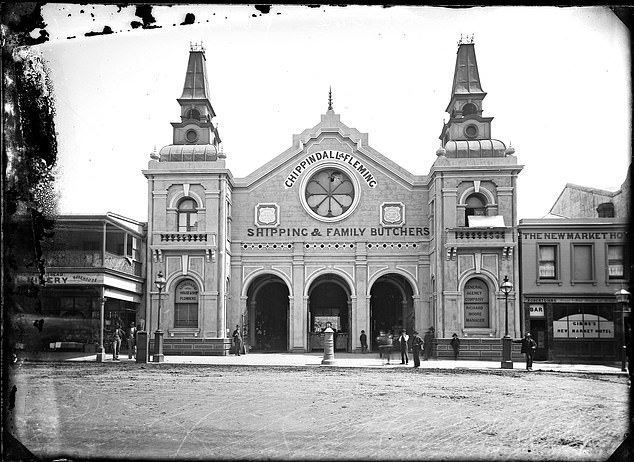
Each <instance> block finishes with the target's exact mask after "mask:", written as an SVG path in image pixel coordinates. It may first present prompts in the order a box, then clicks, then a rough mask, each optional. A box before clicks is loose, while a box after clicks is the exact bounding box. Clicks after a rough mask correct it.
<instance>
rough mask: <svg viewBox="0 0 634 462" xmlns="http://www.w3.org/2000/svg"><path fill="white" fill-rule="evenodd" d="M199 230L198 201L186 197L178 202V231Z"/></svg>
mask: <svg viewBox="0 0 634 462" xmlns="http://www.w3.org/2000/svg"><path fill="white" fill-rule="evenodd" d="M197 230H198V211H197V209H196V201H194V200H193V199H190V198H185V199H183V200H182V201H180V203H179V204H178V231H179V232H187V231H197Z"/></svg>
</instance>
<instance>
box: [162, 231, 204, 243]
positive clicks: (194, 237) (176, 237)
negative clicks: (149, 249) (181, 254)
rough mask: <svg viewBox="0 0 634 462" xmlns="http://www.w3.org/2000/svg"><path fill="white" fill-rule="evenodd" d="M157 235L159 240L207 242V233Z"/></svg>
mask: <svg viewBox="0 0 634 462" xmlns="http://www.w3.org/2000/svg"><path fill="white" fill-rule="evenodd" d="M159 235H160V236H161V242H179V243H182V242H205V243H206V242H209V238H208V234H207V233H159ZM212 241H213V239H212ZM210 243H213V242H210Z"/></svg>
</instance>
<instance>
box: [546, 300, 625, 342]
mask: <svg viewBox="0 0 634 462" xmlns="http://www.w3.org/2000/svg"><path fill="white" fill-rule="evenodd" d="M553 337H554V338H556V339H582V338H614V319H613V315H612V312H611V310H610V309H609V307H607V306H591V305H588V306H586V305H581V304H578V305H574V304H570V305H566V304H560V305H556V307H555V308H554V309H553Z"/></svg>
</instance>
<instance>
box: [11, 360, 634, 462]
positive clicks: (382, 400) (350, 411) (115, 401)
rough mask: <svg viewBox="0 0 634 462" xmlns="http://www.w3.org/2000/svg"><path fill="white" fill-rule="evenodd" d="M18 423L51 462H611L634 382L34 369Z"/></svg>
mask: <svg viewBox="0 0 634 462" xmlns="http://www.w3.org/2000/svg"><path fill="white" fill-rule="evenodd" d="M12 373H13V376H12V380H13V382H12V383H15V385H16V386H17V392H16V394H15V407H14V409H12V410H11V411H10V413H9V418H10V420H9V421H8V422H6V423H7V426H6V428H7V429H8V430H9V431H10V432H11V433H12V434H13V435H14V436H15V437H16V438H17V439H18V440H19V441H21V442H22V443H23V444H24V445H25V446H26V447H27V448H28V449H29V450H30V451H31V452H33V453H34V454H35V455H36V456H38V457H42V458H45V459H49V460H50V459H53V458H60V457H66V458H69V459H73V460H83V459H86V458H103V459H122V458H133V459H150V460H154V459H188V460H192V459H208V460H210V459H213V460H217V459H284V460H288V459H310V460H315V459H330V460H332V459H355V460H373V459H374V460H478V459H479V460H540V461H541V460H575V461H577V460H592V461H596V460H607V459H608V458H609V457H610V455H611V454H612V453H613V452H614V451H615V450H616V449H617V447H618V446H619V445H620V444H621V442H622V441H623V439H624V435H625V433H626V432H627V431H628V396H629V395H628V393H629V392H628V386H629V385H628V379H627V377H625V376H616V375H597V374H593V375H590V374H588V375H586V374H571V373H565V374H563V373H547V372H534V373H526V372H524V371H515V370H513V371H511V370H506V371H503V370H500V371H496V372H485V371H473V370H471V371H469V370H429V369H426V370H415V369H413V368H408V369H404V368H403V369H390V370H376V369H358V368H357V369H352V368H332V367H292V368H290V367H266V368H264V367H250V366H235V367H232V366H200V365H168V364H161V365H157V364H145V365H144V364H136V363H126V364H123V363H122V364H113V363H102V364H98V363H24V364H22V365H19V366H18V365H16V367H15V368H14V370H13V371H12Z"/></svg>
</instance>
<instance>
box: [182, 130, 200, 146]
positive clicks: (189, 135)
mask: <svg viewBox="0 0 634 462" xmlns="http://www.w3.org/2000/svg"><path fill="white" fill-rule="evenodd" d="M185 139H187V141H188V142H189V143H193V142H195V141H198V133H197V132H196V130H187V132H186V133H185Z"/></svg>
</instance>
